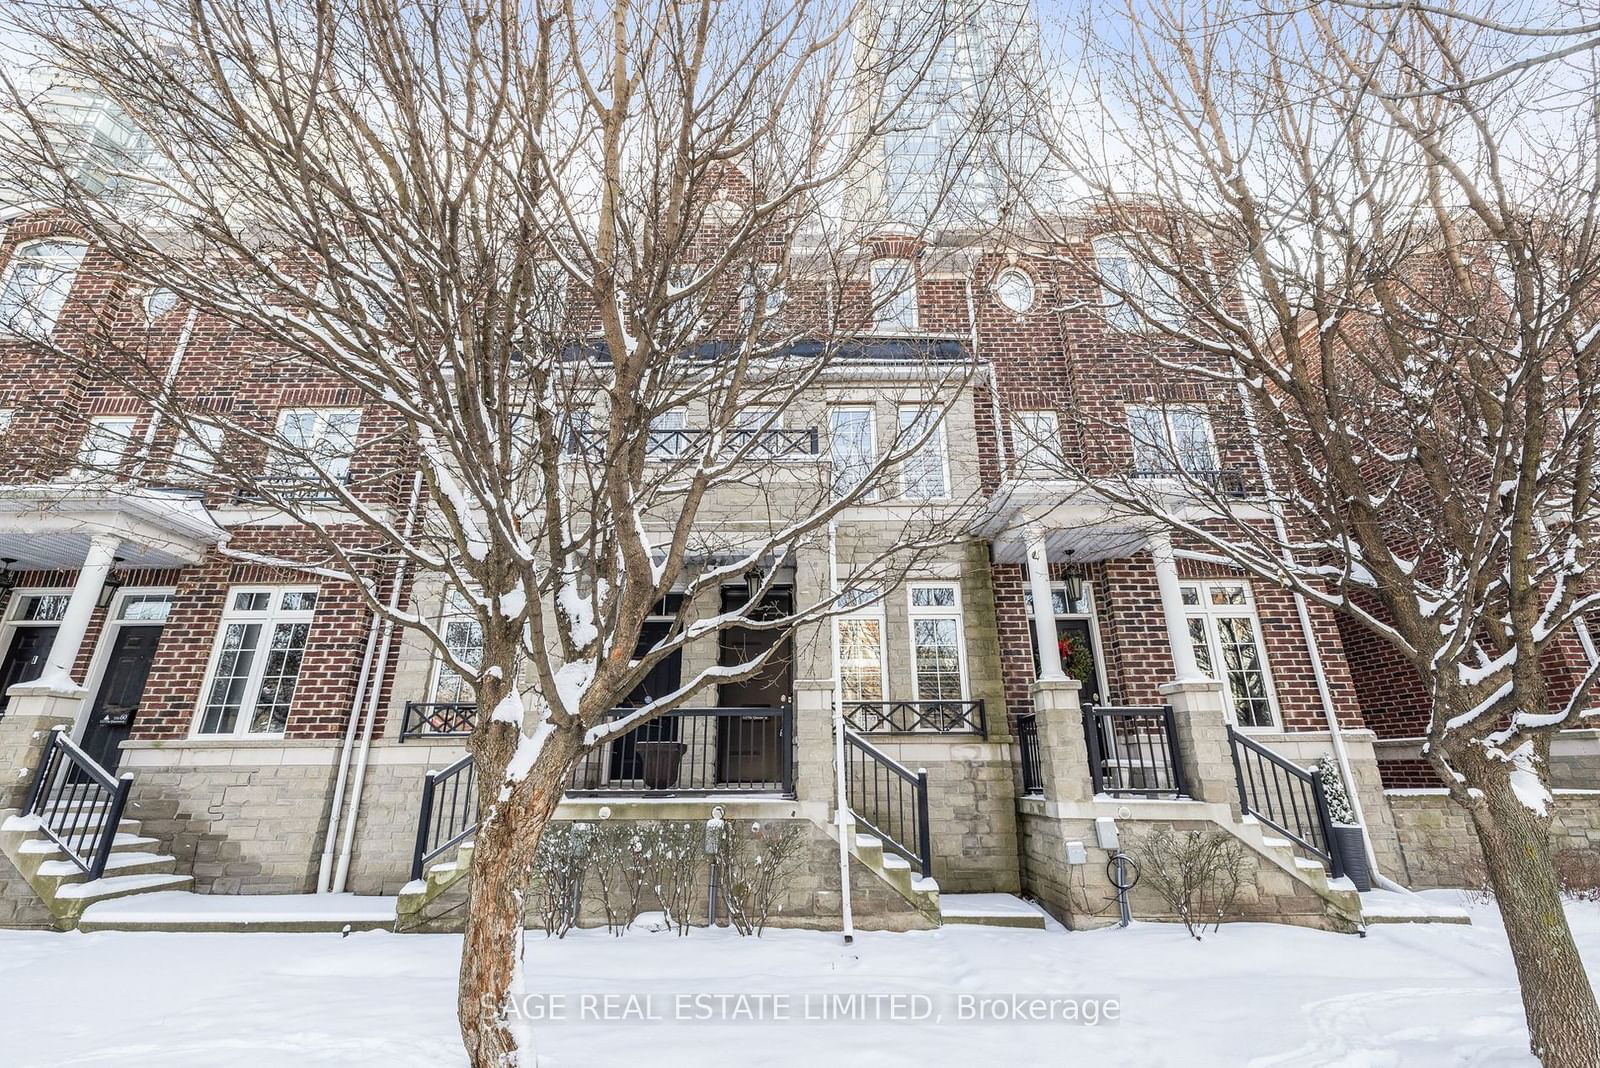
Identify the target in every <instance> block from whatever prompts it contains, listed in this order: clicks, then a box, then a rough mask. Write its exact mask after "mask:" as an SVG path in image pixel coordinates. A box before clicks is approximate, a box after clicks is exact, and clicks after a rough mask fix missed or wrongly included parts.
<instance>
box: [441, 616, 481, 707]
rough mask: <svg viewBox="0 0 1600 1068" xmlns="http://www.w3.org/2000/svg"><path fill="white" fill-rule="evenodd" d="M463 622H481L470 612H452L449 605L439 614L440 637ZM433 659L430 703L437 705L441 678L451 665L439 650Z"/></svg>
mask: <svg viewBox="0 0 1600 1068" xmlns="http://www.w3.org/2000/svg"><path fill="white" fill-rule="evenodd" d="M462 622H465V623H478V622H479V621H478V620H477V619H476V618H475V617H474V616H473V615H472V614H471V613H469V612H463V611H455V610H452V608H451V607H450V605H449V604H448V603H447V604H446V605H445V607H444V609H443V610H442V611H441V612H440V614H439V621H438V627H439V637H440V638H444V637H446V632H447V628H448V627H449V626H450V624H452V623H462ZM478 637H479V640H480V641H482V639H483V635H482V633H481V630H480V633H479V636H478ZM431 659H432V661H433V667H432V668H431V669H430V670H429V672H428V701H429V702H430V703H436V702H437V701H438V700H439V679H440V676H442V675H443V674H444V670H445V668H446V667H448V666H449V665H448V664H446V663H445V659H444V654H443V653H441V652H439V650H438V649H434V650H433V656H432V657H431ZM463 681H466V682H468V684H469V685H470V680H467V679H465V678H464V679H463Z"/></svg>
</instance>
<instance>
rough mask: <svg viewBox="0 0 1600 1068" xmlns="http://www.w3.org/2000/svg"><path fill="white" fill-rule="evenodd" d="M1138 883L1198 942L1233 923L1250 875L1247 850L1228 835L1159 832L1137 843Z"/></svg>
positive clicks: (1134, 854)
mask: <svg viewBox="0 0 1600 1068" xmlns="http://www.w3.org/2000/svg"><path fill="white" fill-rule="evenodd" d="M1131 855H1132V857H1133V859H1134V860H1135V861H1136V862H1137V863H1138V865H1139V879H1140V881H1141V882H1144V883H1148V884H1149V886H1150V887H1151V889H1153V890H1155V892H1156V893H1157V894H1159V895H1160V896H1161V899H1162V900H1163V901H1165V902H1166V903H1167V906H1168V907H1169V908H1170V909H1172V911H1173V912H1174V913H1176V914H1177V916H1178V918H1179V919H1180V920H1182V921H1183V925H1184V927H1185V928H1186V929H1187V930H1188V932H1189V934H1190V935H1192V936H1193V937H1194V938H1195V940H1196V941H1199V940H1200V938H1201V935H1202V934H1204V932H1205V929H1206V927H1207V926H1208V925H1209V926H1210V927H1211V929H1212V930H1213V931H1215V930H1216V929H1217V928H1218V927H1220V926H1221V924H1222V921H1224V920H1226V919H1229V918H1230V917H1232V916H1233V915H1235V912H1234V903H1235V902H1236V901H1237V900H1238V897H1239V889H1240V888H1241V887H1242V886H1243V885H1244V882H1245V878H1246V876H1247V874H1248V872H1249V863H1248V860H1247V858H1246V855H1245V851H1244V847H1243V846H1242V845H1241V844H1240V843H1239V841H1238V840H1237V839H1235V838H1234V837H1233V836H1232V835H1230V834H1228V833H1227V832H1225V831H1212V830H1195V831H1177V830H1175V829H1173V828H1171V827H1156V828H1154V829H1152V830H1149V831H1147V832H1145V833H1144V834H1143V835H1141V836H1140V837H1139V838H1138V839H1136V840H1135V841H1134V843H1133V848H1132V851H1131Z"/></svg>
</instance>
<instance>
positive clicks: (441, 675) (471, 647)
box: [433, 591, 483, 704]
mask: <svg viewBox="0 0 1600 1068" xmlns="http://www.w3.org/2000/svg"><path fill="white" fill-rule="evenodd" d="M440 633H441V634H442V636H443V637H444V643H445V645H446V646H447V647H448V648H449V649H450V655H452V656H454V657H455V658H456V659H457V660H459V661H461V662H462V663H463V664H466V665H467V666H468V667H471V668H476V667H477V666H478V665H479V664H481V663H482V662H483V627H482V626H480V625H479V623H478V620H477V619H476V618H475V617H473V616H472V615H471V614H470V609H469V608H468V607H467V604H466V602H465V601H464V600H463V599H462V597H461V595H460V593H458V592H454V591H452V592H451V594H450V600H449V605H448V607H447V608H446V612H445V617H444V619H443V620H442V621H441V622H440ZM433 700H435V701H438V702H442V703H447V704H470V703H472V702H473V701H476V700H477V694H476V693H475V691H474V690H473V687H472V683H471V682H469V681H467V679H465V678H463V677H462V675H461V673H460V672H458V671H457V670H456V669H455V668H454V667H452V666H451V665H450V663H449V661H447V660H444V659H442V658H441V659H440V660H439V670H438V671H437V672H436V673H435V675H434V678H433Z"/></svg>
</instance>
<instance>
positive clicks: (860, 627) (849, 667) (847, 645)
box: [834, 591, 885, 702]
mask: <svg viewBox="0 0 1600 1068" xmlns="http://www.w3.org/2000/svg"><path fill="white" fill-rule="evenodd" d="M875 597H876V591H862V592H861V596H860V597H859V598H858V599H859V600H863V601H864V600H871V599H873V598H875ZM834 626H836V627H838V628H839V699H840V700H841V701H867V702H878V701H882V700H883V695H884V690H885V681H884V664H883V651H884V650H883V601H882V600H872V603H871V604H867V605H864V606H863V607H861V608H858V609H856V610H855V611H853V612H851V613H850V614H849V615H844V616H839V617H837V618H836V619H835V620H834Z"/></svg>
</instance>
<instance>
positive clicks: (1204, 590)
mask: <svg viewBox="0 0 1600 1068" xmlns="http://www.w3.org/2000/svg"><path fill="white" fill-rule="evenodd" d="M1213 586H1242V587H1244V604H1241V605H1221V604H1212V603H1211V596H1210V592H1211V587H1213ZM1189 587H1194V588H1195V589H1197V590H1198V591H1199V601H1200V603H1199V604H1197V605H1194V604H1186V605H1184V606H1183V617H1184V619H1185V620H1189V619H1203V620H1205V632H1206V651H1207V653H1208V654H1209V656H1210V657H1211V664H1212V667H1213V669H1216V670H1217V673H1218V674H1219V675H1220V676H1221V677H1220V678H1215V679H1214V680H1213V681H1215V682H1218V683H1221V684H1222V714H1223V716H1224V717H1225V718H1226V719H1227V721H1228V722H1229V723H1231V724H1232V725H1233V726H1234V727H1235V728H1237V729H1238V730H1240V731H1241V732H1246V733H1248V732H1252V731H1253V732H1256V733H1259V734H1271V733H1274V732H1279V731H1281V730H1282V729H1283V712H1282V710H1281V709H1280V708H1279V707H1278V685H1277V682H1276V680H1274V679H1273V677H1272V663H1271V660H1270V658H1268V656H1267V638H1266V632H1265V631H1263V630H1262V629H1261V616H1260V615H1259V614H1258V613H1257V612H1256V591H1255V589H1254V588H1253V587H1252V586H1251V584H1250V582H1249V581H1248V580H1247V579H1242V578H1241V579H1184V580H1183V581H1182V582H1180V583H1179V589H1180V590H1182V589H1186V588H1189ZM1241 616H1244V617H1248V618H1249V619H1250V622H1251V624H1252V625H1253V629H1254V633H1255V638H1256V652H1257V653H1258V654H1260V656H1261V680H1262V682H1263V684H1264V685H1265V686H1266V688H1267V710H1268V712H1269V714H1270V715H1271V717H1272V722H1271V723H1269V724H1266V725H1265V726H1260V727H1247V726H1244V725H1243V724H1241V723H1239V721H1238V717H1237V716H1236V715H1235V714H1234V694H1233V684H1232V683H1230V682H1229V681H1228V678H1227V675H1228V673H1227V671H1226V670H1220V669H1221V668H1222V663H1223V661H1222V650H1221V649H1220V648H1219V636H1218V634H1217V628H1216V626H1215V625H1214V624H1215V621H1216V620H1217V619H1219V618H1221V619H1226V618H1238V617H1241ZM1185 636H1186V637H1187V635H1185Z"/></svg>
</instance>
